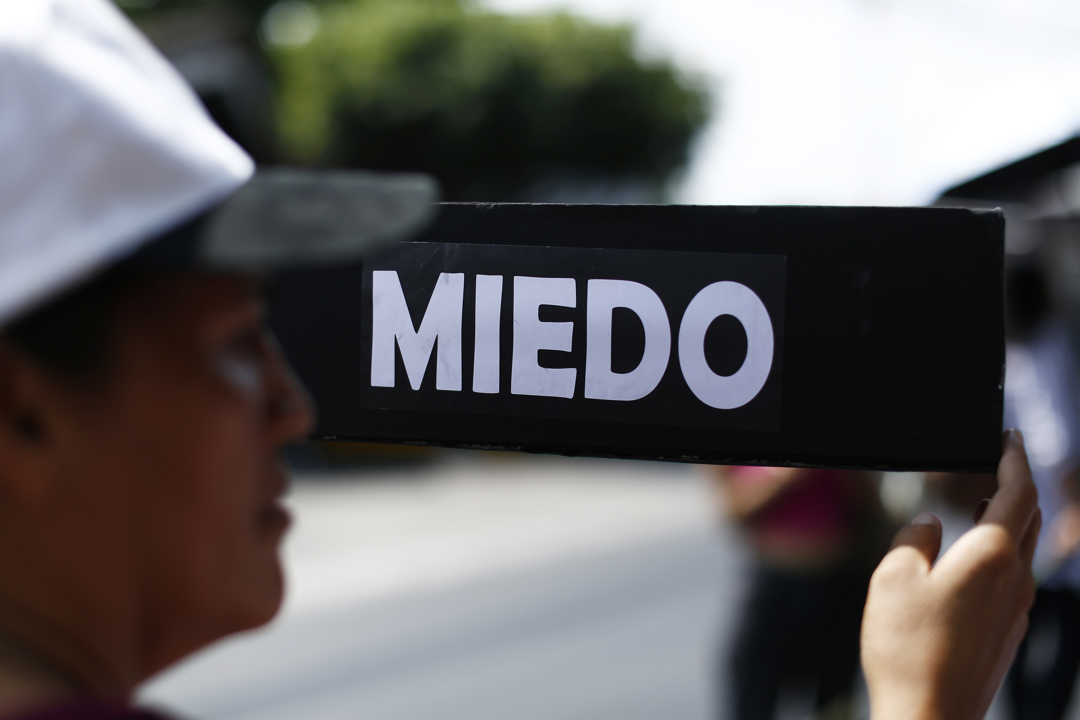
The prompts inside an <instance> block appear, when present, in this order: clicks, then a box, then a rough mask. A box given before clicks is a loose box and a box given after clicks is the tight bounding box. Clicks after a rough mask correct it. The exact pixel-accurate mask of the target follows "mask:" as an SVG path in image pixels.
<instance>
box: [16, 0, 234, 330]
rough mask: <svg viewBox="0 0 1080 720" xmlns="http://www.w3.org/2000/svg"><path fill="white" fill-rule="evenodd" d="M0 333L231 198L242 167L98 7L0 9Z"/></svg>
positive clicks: (193, 101) (38, 4)
mask: <svg viewBox="0 0 1080 720" xmlns="http://www.w3.org/2000/svg"><path fill="white" fill-rule="evenodd" d="M0 14H2V17H3V19H2V21H0V324H3V323H5V322H7V321H8V320H10V319H11V318H13V317H15V316H16V315H18V314H20V313H22V312H24V311H26V310H28V309H30V308H31V307H32V306H34V305H35V304H37V303H39V302H41V301H43V300H45V299H47V298H49V297H51V296H53V295H55V294H56V293H58V292H60V291H62V290H64V289H66V288H68V287H70V286H71V285H72V284H74V283H76V282H78V281H79V280H81V279H83V278H85V277H87V276H88V275H90V274H91V273H93V272H94V271H96V270H99V269H101V268H102V267H104V266H106V265H108V264H110V263H112V262H115V261H116V260H118V259H120V258H122V257H124V256H126V255H128V254H129V253H130V252H132V251H133V250H134V249H135V248H136V247H137V246H138V245H140V244H141V243H144V242H146V241H148V240H150V239H152V238H153V237H155V236H157V235H158V234H160V233H162V232H164V231H166V230H169V229H170V228H172V227H174V226H176V225H178V224H180V223H183V222H184V221H186V220H187V219H189V218H191V217H193V216H195V215H197V214H199V213H200V212H202V211H204V210H206V209H208V208H209V207H211V206H213V205H215V204H217V203H218V202H220V201H221V200H222V199H224V198H225V197H227V196H229V195H231V194H232V193H233V192H234V191H235V190H236V189H237V188H238V187H240V186H241V185H243V184H244V183H245V182H246V181H247V180H248V178H250V177H251V175H252V173H253V171H254V165H253V163H252V161H251V158H249V157H248V156H247V154H246V153H244V151H243V150H241V149H240V148H239V147H238V146H237V145H236V144H235V143H234V142H233V141H232V140H230V139H229V138H228V137H227V136H226V135H225V134H224V133H223V132H222V131H221V130H220V129H218V127H217V126H216V125H215V124H214V123H213V121H211V120H210V118H209V116H208V115H207V113H206V111H205V110H204V109H203V107H202V105H201V103H200V102H199V100H198V98H197V97H196V96H195V94H194V92H193V91H192V90H191V89H190V88H189V87H188V85H187V84H186V83H185V82H184V80H183V79H182V78H181V77H180V75H179V74H178V73H177V72H176V70H174V69H173V68H172V66H171V65H169V63H168V62H167V61H166V60H165V59H164V58H163V57H162V56H161V55H160V54H159V53H158V52H157V50H155V49H154V48H153V46H151V45H150V43H149V41H147V40H146V39H145V38H144V37H143V36H142V35H141V34H140V33H139V31H138V30H136V29H135V27H134V26H132V24H131V23H130V22H129V21H128V20H127V18H126V17H124V15H123V14H122V13H121V12H120V11H119V10H118V9H117V8H116V7H115V6H114V5H113V4H112V3H111V2H109V0H0Z"/></svg>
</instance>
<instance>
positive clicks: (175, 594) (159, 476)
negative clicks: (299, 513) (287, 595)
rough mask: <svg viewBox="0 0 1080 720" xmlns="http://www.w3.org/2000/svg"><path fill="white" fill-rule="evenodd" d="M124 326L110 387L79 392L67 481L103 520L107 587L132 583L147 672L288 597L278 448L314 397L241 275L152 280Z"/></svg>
mask: <svg viewBox="0 0 1080 720" xmlns="http://www.w3.org/2000/svg"><path fill="white" fill-rule="evenodd" d="M113 342H114V346H113V355H112V357H111V358H110V365H109V368H108V372H107V373H106V376H105V379H104V381H103V382H102V383H101V385H100V387H97V388H94V389H92V390H89V391H88V392H87V393H84V394H82V395H80V397H79V399H78V401H75V402H72V403H71V407H72V411H71V412H72V420H73V424H72V427H75V428H77V430H78V432H77V433H74V434H75V435H77V437H74V438H72V442H71V452H70V453H69V460H70V462H69V463H68V472H67V473H66V478H65V483H66V484H67V486H68V488H67V489H68V490H69V491H70V495H71V498H72V500H73V501H74V502H77V503H80V504H81V507H80V508H79V512H80V513H82V516H83V517H85V518H86V519H87V522H89V523H91V524H93V525H95V526H96V527H97V528H99V530H98V532H96V533H94V532H91V533H89V534H90V535H91V536H94V535H96V538H97V539H96V540H95V539H93V537H91V540H90V542H101V543H103V544H104V545H103V548H102V550H104V552H101V553H98V554H97V555H92V556H94V557H100V558H102V559H101V561H100V564H101V565H102V566H103V567H102V573H101V578H102V582H106V581H107V582H109V583H110V584H111V585H110V588H109V589H108V590H106V591H105V592H106V593H107V592H108V591H110V590H111V591H112V592H113V593H114V594H117V595H119V594H122V593H127V595H129V596H130V597H123V598H121V597H117V601H118V602H131V603H134V608H137V610H136V611H137V612H138V613H140V614H141V619H142V622H143V624H144V626H145V628H146V633H145V634H146V635H147V637H148V638H150V639H152V641H153V647H152V648H150V649H149V650H148V653H147V655H148V660H147V665H148V667H147V668H146V674H149V673H151V672H154V671H156V670H157V669H159V668H161V667H163V666H165V665H167V664H169V663H170V662H173V661H175V660H176V659H177V658H178V657H182V656H183V655H186V654H187V653H189V652H191V651H192V650H194V649H197V648H198V647H201V646H202V645H204V644H206V643H208V642H210V641H212V640H214V639H217V638H219V637H221V636H223V635H226V634H229V633H232V632H236V631H239V630H244V629H247V628H251V627H254V626H257V625H261V624H263V623H265V622H266V621H268V620H269V619H270V618H271V617H273V615H274V614H275V612H276V611H277V609H278V607H279V606H280V604H281V600H282V594H283V590H282V573H281V567H280V563H279V558H278V549H279V545H280V542H281V539H282V537H283V535H284V533H285V531H286V529H287V527H288V524H289V517H288V515H287V514H286V512H285V510H284V509H283V508H282V507H281V505H280V503H279V501H280V499H281V497H282V495H283V494H284V492H285V491H286V486H287V479H286V476H285V473H284V470H283V467H282V465H281V462H280V459H279V453H280V450H281V448H282V446H283V445H284V444H285V443H287V442H288V441H290V440H294V439H296V438H297V437H298V436H300V435H302V434H303V433H304V432H306V431H307V429H308V428H309V426H310V424H311V421H312V410H311V406H310V403H309V401H308V399H307V397H306V395H305V394H304V392H303V390H302V389H301V388H300V387H299V386H298V384H297V383H296V381H295V379H294V378H293V377H292V375H291V373H290V371H289V369H288V367H287V365H286V363H285V361H284V360H283V358H282V357H281V356H280V354H279V352H278V350H277V349H276V347H275V345H274V343H273V340H272V338H271V337H270V336H269V335H268V334H267V333H266V331H265V329H264V327H263V308H262V302H261V297H260V295H259V293H258V290H257V288H256V287H255V284H254V283H252V282H250V281H249V280H247V279H245V278H242V277H237V276H220V275H218V276H212V275H206V276H200V275H177V276H169V277H164V278H159V279H154V280H153V281H148V282H147V283H145V285H144V286H142V287H139V288H137V289H136V290H133V291H132V293H131V294H130V296H129V297H126V298H125V299H124V300H123V301H122V304H121V306H120V308H119V309H118V314H117V317H116V325H115V335H114V337H113ZM69 434H71V433H69Z"/></svg>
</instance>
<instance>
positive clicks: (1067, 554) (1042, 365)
mask: <svg viewBox="0 0 1080 720" xmlns="http://www.w3.org/2000/svg"><path fill="white" fill-rule="evenodd" d="M1005 302H1006V329H1007V333H1006V368H1007V369H1006V373H1005V424H1006V425H1007V426H1009V427H1017V428H1020V429H1021V430H1022V431H1023V433H1024V436H1025V437H1026V439H1027V448H1028V457H1029V459H1030V461H1031V472H1032V476H1033V477H1034V480H1035V484H1036V486H1037V487H1038V489H1039V506H1040V508H1041V509H1042V515H1043V518H1045V524H1044V527H1043V531H1042V534H1041V537H1040V539H1039V546H1038V550H1037V551H1036V554H1035V575H1036V579H1037V580H1038V581H1039V589H1038V592H1037V594H1036V599H1035V605H1034V607H1032V609H1031V629H1030V630H1029V631H1028V636H1027V638H1026V639H1025V641H1024V644H1023V645H1022V646H1021V648H1020V651H1019V653H1018V654H1017V658H1016V663H1015V665H1014V666H1013V668H1012V670H1011V672H1010V675H1009V679H1008V688H1009V693H1008V700H1009V707H1010V708H1011V711H1012V715H1013V717H1015V718H1017V720H1059V719H1060V718H1063V717H1064V716H1065V713H1066V711H1067V709H1068V707H1069V702H1070V699H1071V697H1072V693H1073V686H1074V684H1075V682H1076V676H1077V671H1078V670H1080V554H1078V553H1077V549H1078V547H1080V488H1078V487H1077V478H1078V471H1080V407H1078V400H1080V398H1078V393H1080V385H1077V377H1076V370H1077V356H1076V352H1075V350H1074V346H1073V338H1072V337H1071V335H1070V333H1069V330H1068V327H1067V326H1066V323H1065V321H1064V319H1063V318H1061V317H1060V316H1059V315H1058V314H1057V313H1055V311H1054V308H1053V303H1052V299H1051V294H1050V289H1049V287H1048V283H1047V280H1046V277H1045V274H1044V273H1043V271H1042V270H1041V269H1040V267H1039V266H1038V265H1037V264H1035V263H1034V262H1032V261H1027V262H1022V263H1019V264H1017V265H1015V266H1013V267H1012V268H1010V269H1009V271H1008V274H1007V279H1006V285H1005Z"/></svg>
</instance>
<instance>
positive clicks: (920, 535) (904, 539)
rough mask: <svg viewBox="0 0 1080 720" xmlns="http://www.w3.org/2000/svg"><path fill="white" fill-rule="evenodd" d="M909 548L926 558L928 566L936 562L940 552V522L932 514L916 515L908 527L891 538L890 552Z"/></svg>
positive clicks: (901, 529)
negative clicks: (900, 548)
mask: <svg viewBox="0 0 1080 720" xmlns="http://www.w3.org/2000/svg"><path fill="white" fill-rule="evenodd" d="M899 547H910V548H912V549H914V550H917V551H918V552H919V553H920V554H921V555H922V556H923V557H925V558H926V562H927V564H928V565H932V564H933V562H934V561H935V560H937V556H938V553H939V552H940V551H941V520H939V519H938V516H937V515H935V514H933V513H928V512H925V513H922V514H920V515H917V516H916V517H915V519H914V520H912V521H911V524H910V525H905V526H904V527H902V528H900V531H899V532H897V533H896V535H895V536H894V537H893V542H892V548H891V550H896V549H897V548H899Z"/></svg>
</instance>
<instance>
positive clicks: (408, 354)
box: [371, 270, 465, 390]
mask: <svg viewBox="0 0 1080 720" xmlns="http://www.w3.org/2000/svg"><path fill="white" fill-rule="evenodd" d="M371 291H372V320H371V385H372V387H394V385H395V379H394V367H395V364H396V363H395V354H394V346H395V345H396V346H397V347H398V348H400V349H401V359H402V361H403V362H404V364H405V372H406V373H407V374H408V376H409V384H410V385H411V386H412V389H413V390H419V389H420V384H421V383H422V382H423V380H424V373H425V372H426V371H427V366H428V363H429V361H430V360H431V350H432V348H434V347H435V345H436V341H437V343H438V346H439V349H438V352H437V354H436V358H435V388H436V389H438V390H461V313H462V302H463V301H464V297H465V275H464V274H463V273H441V274H440V275H439V280H438V282H436V283H435V290H434V292H432V293H431V299H430V300H429V301H428V305H427V309H426V310H425V311H424V319H423V320H422V321H421V322H420V329H419V330H417V329H415V328H414V327H413V321H412V316H411V315H410V314H409V306H408V304H407V303H406V302H405V293H404V292H402V290H401V280H400V279H399V278H398V274H397V271H396V270H375V271H374V272H372V273H371Z"/></svg>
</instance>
